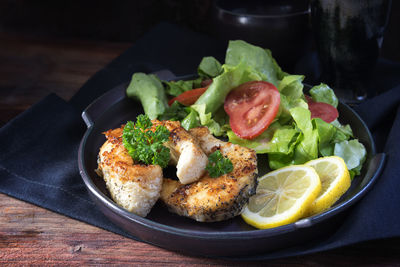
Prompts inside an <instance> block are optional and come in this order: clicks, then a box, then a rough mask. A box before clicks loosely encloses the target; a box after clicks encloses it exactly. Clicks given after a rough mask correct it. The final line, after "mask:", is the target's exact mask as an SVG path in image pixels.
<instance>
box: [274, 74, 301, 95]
mask: <svg viewBox="0 0 400 267" xmlns="http://www.w3.org/2000/svg"><path fill="white" fill-rule="evenodd" d="M303 80H304V76H303V75H288V76H285V77H283V79H282V80H281V81H280V82H279V85H278V91H279V92H280V93H281V94H282V95H284V96H286V97H287V98H288V99H290V100H296V99H300V98H302V97H303V87H304V85H303Z"/></svg>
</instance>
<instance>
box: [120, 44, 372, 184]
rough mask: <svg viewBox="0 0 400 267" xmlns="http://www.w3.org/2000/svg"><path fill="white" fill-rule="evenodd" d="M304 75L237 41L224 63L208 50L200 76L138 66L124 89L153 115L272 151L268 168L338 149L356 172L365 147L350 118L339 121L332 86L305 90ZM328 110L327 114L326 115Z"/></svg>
mask: <svg viewBox="0 0 400 267" xmlns="http://www.w3.org/2000/svg"><path fill="white" fill-rule="evenodd" d="M303 79H304V76H302V75H291V74H288V73H286V72H284V71H282V69H281V68H280V67H279V65H278V64H277V62H276V61H275V59H274V58H273V57H272V54H271V52H270V51H269V50H268V49H263V48H261V47H258V46H254V45H251V44H249V43H246V42H244V41H240V40H237V41H230V42H229V45H228V48H227V51H226V56H225V63H224V64H221V63H220V62H218V60H217V59H215V58H214V57H204V58H203V59H202V61H201V62H200V64H199V66H198V77H197V78H196V79H193V80H179V81H161V80H159V79H158V78H157V77H156V76H155V75H152V74H144V73H135V74H133V76H132V80H131V83H130V84H129V86H128V88H127V92H126V93H127V96H128V97H131V98H135V99H138V100H139V101H140V102H141V103H142V105H143V109H144V111H145V114H146V115H148V116H149V118H150V119H160V120H178V121H180V122H181V125H182V127H184V128H185V129H187V130H188V129H190V128H194V127H198V126H207V127H208V128H209V130H210V131H211V133H212V134H214V135H215V136H225V137H228V138H229V141H230V142H232V143H234V144H239V145H241V146H245V147H249V148H252V149H254V150H255V151H256V152H257V153H259V154H268V163H269V167H270V168H271V169H278V168H280V167H283V166H287V165H293V164H303V163H305V162H307V161H309V160H312V159H316V158H318V157H321V156H331V155H336V156H340V157H342V158H343V159H344V160H345V162H346V165H347V167H348V169H349V171H350V174H351V176H352V177H354V176H355V175H358V174H360V171H361V167H362V164H363V162H364V161H365V158H366V150H365V147H364V146H363V144H361V143H360V142H359V141H358V140H357V139H355V138H354V136H353V132H352V129H351V127H350V125H342V124H341V123H340V122H339V120H340V116H339V118H337V116H338V115H339V114H338V113H337V110H336V107H337V105H338V99H337V97H336V95H335V93H334V92H333V90H332V89H331V88H329V86H328V85H326V84H320V85H318V86H314V87H312V88H311V89H310V91H309V96H305V95H304V92H303V89H304V84H303ZM260 86H261V87H262V89H260ZM263 86H264V87H265V90H264V87H263ZM249 87H251V88H252V90H253V91H249ZM254 88H255V89H254ZM271 88H272V89H271ZM254 92H255V93H254ZM277 92H279V93H277ZM249 94H250V96H249ZM252 95H253V96H252ZM273 95H278V101H276V99H277V98H276V96H273ZM243 96H244V97H245V98H246V99H250V100H246V101H244V100H243V99H242V98H243ZM272 96H273V97H272ZM262 101H264V102H262ZM236 106H239V107H242V108H239V109H233V108H236ZM243 107H245V108H243ZM326 110H328V112H327V113H328V118H326V116H325V115H324V114H321V113H324V112H325V111H326ZM335 112H336V115H335V114H334V113H335ZM228 113H229V114H228ZM325 113H326V112H325ZM332 114H333V115H332ZM260 125H261V126H262V127H260ZM246 127H248V128H251V129H250V130H249V129H245V128H246ZM255 129H256V130H255Z"/></svg>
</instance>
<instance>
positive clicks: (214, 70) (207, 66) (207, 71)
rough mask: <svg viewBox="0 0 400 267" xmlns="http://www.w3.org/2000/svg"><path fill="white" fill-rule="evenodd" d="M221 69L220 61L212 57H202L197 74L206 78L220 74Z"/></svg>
mask: <svg viewBox="0 0 400 267" xmlns="http://www.w3.org/2000/svg"><path fill="white" fill-rule="evenodd" d="M222 71H223V69H222V66H221V63H219V61H218V60H216V59H215V58H214V57H204V58H203V59H202V60H201V62H200V65H199V67H198V68H197V73H198V74H199V76H200V77H202V78H206V79H209V78H214V77H216V76H218V75H220V74H221V72H222Z"/></svg>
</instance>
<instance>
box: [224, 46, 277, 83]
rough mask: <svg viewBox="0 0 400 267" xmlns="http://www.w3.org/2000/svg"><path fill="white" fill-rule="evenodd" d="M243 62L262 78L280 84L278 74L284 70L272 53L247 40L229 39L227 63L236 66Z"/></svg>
mask: <svg viewBox="0 0 400 267" xmlns="http://www.w3.org/2000/svg"><path fill="white" fill-rule="evenodd" d="M241 62H243V63H244V64H245V65H247V66H249V67H250V68H252V69H254V71H255V72H257V73H259V75H261V80H263V81H267V82H270V83H272V84H274V85H275V86H278V74H282V73H281V72H282V70H281V69H280V68H279V69H278V64H276V61H275V60H274V59H273V58H272V56H271V53H268V51H266V50H265V49H263V48H261V47H258V46H254V45H251V44H249V43H246V42H245V41H241V40H237V41H229V45H228V49H227V50H226V56H225V64H227V65H230V66H236V65H238V64H240V63H241Z"/></svg>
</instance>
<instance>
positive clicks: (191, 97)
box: [168, 87, 208, 106]
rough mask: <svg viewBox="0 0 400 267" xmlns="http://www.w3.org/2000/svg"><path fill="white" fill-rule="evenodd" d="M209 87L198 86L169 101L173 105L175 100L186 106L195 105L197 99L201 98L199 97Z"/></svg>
mask: <svg viewBox="0 0 400 267" xmlns="http://www.w3.org/2000/svg"><path fill="white" fill-rule="evenodd" d="M207 88H208V87H204V88H196V89H193V90H189V91H186V92H183V93H182V94H180V95H178V96H176V97H174V98H172V99H171V100H170V101H168V105H170V106H171V105H172V104H173V103H174V102H175V101H178V102H179V103H181V104H182V105H185V106H190V105H193V104H194V103H195V102H196V101H197V99H199V97H200V96H201V95H202V94H203V93H204V92H205V91H206V90H207Z"/></svg>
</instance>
